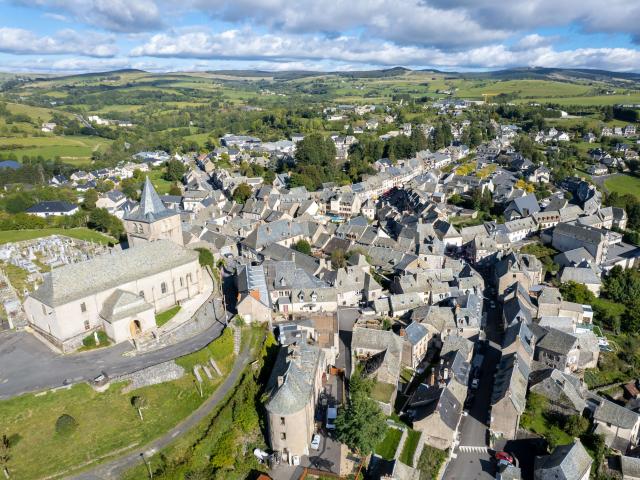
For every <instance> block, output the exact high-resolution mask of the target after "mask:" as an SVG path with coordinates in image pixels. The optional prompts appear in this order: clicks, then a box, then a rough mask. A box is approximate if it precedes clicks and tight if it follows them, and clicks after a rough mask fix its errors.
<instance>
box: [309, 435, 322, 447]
mask: <svg viewBox="0 0 640 480" xmlns="http://www.w3.org/2000/svg"><path fill="white" fill-rule="evenodd" d="M311 449H312V450H320V435H318V434H317V433H314V435H313V437H311Z"/></svg>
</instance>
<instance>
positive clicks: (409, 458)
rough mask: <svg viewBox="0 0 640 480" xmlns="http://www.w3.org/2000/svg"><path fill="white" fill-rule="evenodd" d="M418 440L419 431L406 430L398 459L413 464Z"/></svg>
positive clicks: (406, 463)
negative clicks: (405, 436)
mask: <svg viewBox="0 0 640 480" xmlns="http://www.w3.org/2000/svg"><path fill="white" fill-rule="evenodd" d="M419 441H420V432H418V431H416V430H409V431H408V432H407V438H406V439H405V441H404V445H403V447H402V453H400V461H401V462H402V463H404V464H405V465H409V466H413V462H414V458H413V456H414V455H415V453H416V448H418V442H419Z"/></svg>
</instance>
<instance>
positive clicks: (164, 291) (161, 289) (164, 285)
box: [160, 282, 167, 293]
mask: <svg viewBox="0 0 640 480" xmlns="http://www.w3.org/2000/svg"><path fill="white" fill-rule="evenodd" d="M160 291H161V292H162V293H167V284H166V283H165V282H162V283H161V284H160Z"/></svg>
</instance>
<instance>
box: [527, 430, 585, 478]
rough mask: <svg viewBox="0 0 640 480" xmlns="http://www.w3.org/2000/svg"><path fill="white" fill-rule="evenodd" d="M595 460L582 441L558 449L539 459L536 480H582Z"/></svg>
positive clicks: (536, 462)
mask: <svg viewBox="0 0 640 480" xmlns="http://www.w3.org/2000/svg"><path fill="white" fill-rule="evenodd" d="M592 462H593V459H592V458H591V456H590V455H589V453H587V451H586V450H585V448H584V447H583V446H582V443H581V442H580V440H576V441H575V442H574V443H573V444H569V445H561V446H559V447H556V449H555V450H554V451H553V453H552V454H551V455H546V456H544V457H537V458H536V461H535V472H534V478H535V480H580V479H581V478H584V477H585V475H586V473H587V472H588V471H589V470H590V469H591V463H592Z"/></svg>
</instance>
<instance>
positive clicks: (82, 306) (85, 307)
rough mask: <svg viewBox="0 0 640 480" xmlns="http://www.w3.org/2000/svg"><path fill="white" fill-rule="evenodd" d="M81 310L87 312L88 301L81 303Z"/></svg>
mask: <svg viewBox="0 0 640 480" xmlns="http://www.w3.org/2000/svg"><path fill="white" fill-rule="evenodd" d="M80 311H81V312H82V313H85V312H86V311H87V304H86V303H84V302H82V303H81V304H80Z"/></svg>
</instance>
